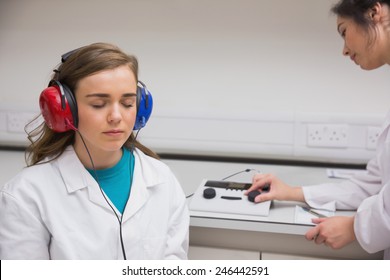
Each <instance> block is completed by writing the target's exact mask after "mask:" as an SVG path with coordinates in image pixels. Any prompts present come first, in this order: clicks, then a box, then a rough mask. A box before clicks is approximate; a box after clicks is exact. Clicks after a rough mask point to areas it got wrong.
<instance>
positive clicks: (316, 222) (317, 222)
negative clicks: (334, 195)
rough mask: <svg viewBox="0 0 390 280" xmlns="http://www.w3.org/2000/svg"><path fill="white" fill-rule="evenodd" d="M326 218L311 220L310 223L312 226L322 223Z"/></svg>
mask: <svg viewBox="0 0 390 280" xmlns="http://www.w3.org/2000/svg"><path fill="white" fill-rule="evenodd" d="M326 219H327V218H313V219H311V221H312V223H314V224H320V223H322V222H323V221H325V220H326Z"/></svg>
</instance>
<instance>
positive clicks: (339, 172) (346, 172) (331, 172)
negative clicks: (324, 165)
mask: <svg viewBox="0 0 390 280" xmlns="http://www.w3.org/2000/svg"><path fill="white" fill-rule="evenodd" d="M364 172H366V170H362V169H339V168H337V169H333V168H332V169H331V168H328V169H327V170H326V174H327V175H328V177H329V178H340V179H349V178H351V177H352V176H353V175H355V174H358V173H364Z"/></svg>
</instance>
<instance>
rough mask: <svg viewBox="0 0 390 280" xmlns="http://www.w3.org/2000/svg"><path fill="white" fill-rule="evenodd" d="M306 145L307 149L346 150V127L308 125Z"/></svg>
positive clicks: (339, 125)
mask: <svg viewBox="0 0 390 280" xmlns="http://www.w3.org/2000/svg"><path fill="white" fill-rule="evenodd" d="M307 145H308V146H309V147H323V148H328V147H329V148H346V147H348V125H346V124H308V125H307Z"/></svg>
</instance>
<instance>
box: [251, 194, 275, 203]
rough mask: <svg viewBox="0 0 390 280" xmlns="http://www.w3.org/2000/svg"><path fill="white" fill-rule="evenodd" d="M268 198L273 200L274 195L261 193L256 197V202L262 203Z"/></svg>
mask: <svg viewBox="0 0 390 280" xmlns="http://www.w3.org/2000/svg"><path fill="white" fill-rule="evenodd" d="M268 200H272V196H271V195H269V193H261V194H259V195H258V196H256V197H255V203H260V202H264V201H268Z"/></svg>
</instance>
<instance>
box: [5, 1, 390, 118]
mask: <svg viewBox="0 0 390 280" xmlns="http://www.w3.org/2000/svg"><path fill="white" fill-rule="evenodd" d="M333 2H335V1H334V0H298V1H290V0H281V1H261V0H83V1H78V0H67V1H62V0H32V1H31V0H17V1H13V0H1V1H0V62H1V63H0V77H1V83H0V102H3V101H4V102H14V101H16V102H26V103H31V102H36V100H37V96H38V94H39V93H40V91H41V90H42V88H43V87H45V86H46V84H47V82H48V80H49V75H51V71H52V69H53V68H54V67H55V65H56V64H57V63H58V62H59V57H60V55H61V54H62V53H64V52H66V51H68V50H71V49H73V48H76V47H79V46H81V45H84V44H88V43H92V42H95V41H108V42H112V43H115V44H118V45H119V46H120V47H122V48H123V49H124V50H125V51H127V52H131V53H134V54H135V55H137V56H138V58H139V60H140V67H141V73H140V78H141V79H143V80H144V81H145V82H147V84H148V85H149V88H150V89H151V90H153V92H154V96H155V100H156V105H157V106H156V108H155V109H156V111H158V110H159V109H168V110H173V109H175V108H176V107H179V108H182V107H184V106H185V108H189V109H193V110H196V111H197V110H207V111H208V110H214V108H216V109H217V110H218V109H221V110H227V111H231V110H234V111H243V112H245V111H248V110H249V111H262V112H264V111H266V112H274V111H300V112H301V111H310V112H317V111H323V112H342V113H344V112H347V113H348V112H351V113H359V112H364V113H378V112H379V113H380V114H384V113H385V112H386V111H387V110H388V107H389V104H390V94H389V93H390V79H389V71H388V69H386V68H388V67H387V66H386V67H384V69H379V70H376V71H371V72H366V71H362V70H360V69H359V68H358V67H356V66H355V65H354V64H353V63H352V62H351V61H350V60H349V59H346V58H344V57H342V56H341V50H342V43H343V42H342V40H341V38H340V37H339V36H338V34H337V32H336V26H335V20H336V19H335V17H334V16H333V15H331V14H330V12H329V9H330V6H331V3H333Z"/></svg>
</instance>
